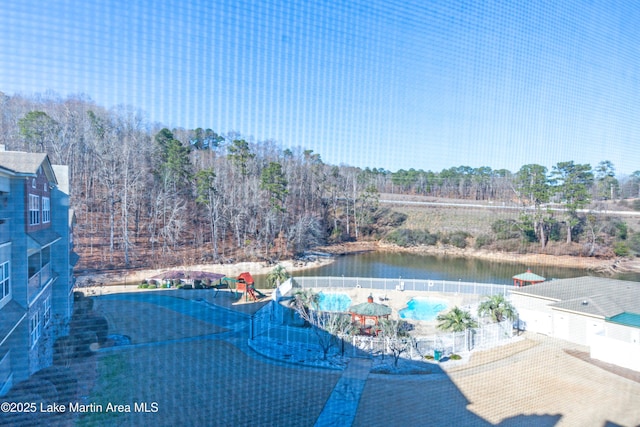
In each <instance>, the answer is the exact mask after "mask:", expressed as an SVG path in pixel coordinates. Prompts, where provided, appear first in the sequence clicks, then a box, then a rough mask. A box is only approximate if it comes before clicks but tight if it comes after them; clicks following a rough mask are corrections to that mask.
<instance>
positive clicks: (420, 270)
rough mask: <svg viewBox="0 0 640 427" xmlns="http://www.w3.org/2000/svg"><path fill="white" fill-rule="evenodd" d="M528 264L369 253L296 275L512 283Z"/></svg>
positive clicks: (560, 273) (555, 271) (566, 274)
mask: <svg viewBox="0 0 640 427" xmlns="http://www.w3.org/2000/svg"><path fill="white" fill-rule="evenodd" d="M528 267H529V266H528V265H526V264H512V263H497V262H491V261H485V260H478V259H465V258H453V257H443V256H430V255H415V254H407V253H384V252H367V253H362V254H354V255H345V256H339V257H336V259H335V261H334V262H333V263H332V264H330V265H327V266H324V267H320V268H315V269H311V270H305V271H300V272H296V273H295V274H294V276H335V277H340V276H345V277H381V278H403V279H423V280H452V281H456V280H460V281H462V282H477V283H495V284H512V283H513V280H512V279H511V278H512V277H513V276H515V275H516V274H520V273H524V272H525V271H527V268H528ZM531 271H532V272H533V273H535V274H538V275H540V276H543V277H545V278H546V279H547V280H549V279H567V278H571V277H580V276H589V275H591V276H594V275H597V274H595V273H593V272H588V271H585V270H580V269H573V268H559V267H549V266H545V267H539V266H531ZM616 278H618V279H624V280H634V281H640V274H627V275H624V276H619V277H616Z"/></svg>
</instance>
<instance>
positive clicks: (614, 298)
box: [511, 276, 640, 317]
mask: <svg viewBox="0 0 640 427" xmlns="http://www.w3.org/2000/svg"><path fill="white" fill-rule="evenodd" d="M511 293H512V294H516V295H527V296H532V297H537V298H542V299H547V300H550V301H554V303H553V304H551V306H552V307H554V308H557V309H560V310H568V311H575V312H580V313H584V314H589V315H595V316H602V317H613V316H616V315H618V314H620V313H623V312H632V313H635V312H640V282H631V281H625V280H615V279H609V278H606V277H588V276H587V277H577V278H574V279H559V280H551V281H549V282H544V283H540V284H537V285H535V286H527V287H524V288H517V289H512V290H511Z"/></svg>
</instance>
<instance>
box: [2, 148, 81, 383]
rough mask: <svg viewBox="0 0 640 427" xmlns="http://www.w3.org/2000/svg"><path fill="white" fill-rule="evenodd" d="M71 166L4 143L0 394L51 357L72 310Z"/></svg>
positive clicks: (75, 257)
mask: <svg viewBox="0 0 640 427" xmlns="http://www.w3.org/2000/svg"><path fill="white" fill-rule="evenodd" d="M73 221H74V216H73V212H72V211H71V209H70V205H69V174H68V168H67V167H66V166H58V165H52V164H51V162H50V161H49V157H48V156H47V154H44V153H25V152H17V151H5V149H4V147H2V146H0V396H2V395H4V394H6V393H7V392H8V391H9V389H10V388H11V387H12V385H13V384H15V383H17V382H19V381H22V380H25V379H27V378H28V377H29V376H30V375H32V374H33V373H35V372H37V371H38V370H40V369H42V368H45V367H47V366H49V365H51V363H52V357H53V343H54V341H55V339H56V338H57V337H58V336H62V335H66V334H67V332H68V324H69V319H70V318H71V314H72V310H73V284H74V283H73V281H74V280H73V265H74V264H75V263H76V262H77V255H76V254H75V253H74V252H73V237H72V236H73V233H72V231H73Z"/></svg>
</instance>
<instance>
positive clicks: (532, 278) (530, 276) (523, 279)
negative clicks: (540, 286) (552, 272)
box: [513, 269, 547, 288]
mask: <svg viewBox="0 0 640 427" xmlns="http://www.w3.org/2000/svg"><path fill="white" fill-rule="evenodd" d="M545 280H547V279H545V278H544V277H542V276H538V275H537V274H534V273H532V272H531V269H527V271H526V273H522V274H517V275H515V276H513V286H516V287H518V288H521V287H523V286H527V285H535V284H536V283H542V282H544V281H545Z"/></svg>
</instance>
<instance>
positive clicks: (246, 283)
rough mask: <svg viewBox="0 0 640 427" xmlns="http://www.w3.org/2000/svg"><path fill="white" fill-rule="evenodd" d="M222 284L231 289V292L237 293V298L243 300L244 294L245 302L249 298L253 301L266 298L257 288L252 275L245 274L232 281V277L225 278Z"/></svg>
mask: <svg viewBox="0 0 640 427" xmlns="http://www.w3.org/2000/svg"><path fill="white" fill-rule="evenodd" d="M222 283H224V284H226V285H227V286H228V287H229V290H231V291H233V292H234V293H235V296H236V298H241V297H242V294H244V300H245V301H248V300H249V298H250V299H251V300H252V301H258V300H259V299H260V298H264V297H265V295H264V294H263V293H262V292H260V291H259V290H257V289H256V288H255V281H254V280H253V276H251V273H249V272H244V273H240V275H239V276H238V277H237V278H235V279H232V278H231V277H225V278H223V279H222Z"/></svg>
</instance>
